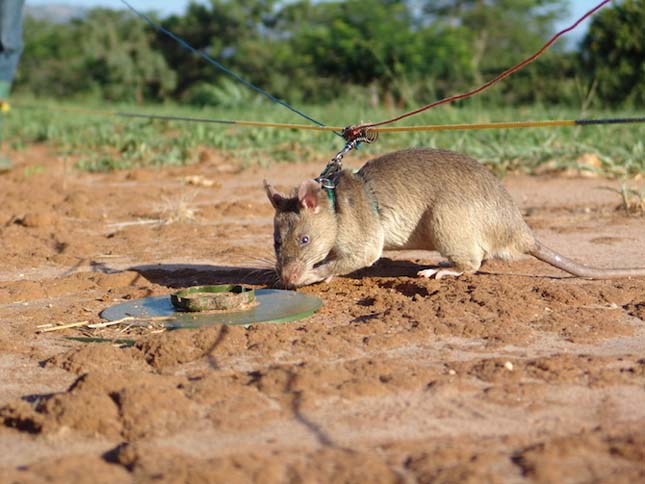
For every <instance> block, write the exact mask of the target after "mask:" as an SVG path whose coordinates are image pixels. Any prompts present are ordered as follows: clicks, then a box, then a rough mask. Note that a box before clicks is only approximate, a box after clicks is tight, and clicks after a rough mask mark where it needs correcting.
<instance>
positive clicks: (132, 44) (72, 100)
mask: <svg viewBox="0 0 645 484" xmlns="http://www.w3.org/2000/svg"><path fill="white" fill-rule="evenodd" d="M567 7H568V1H566V0H521V1H513V2H510V1H508V0H490V1H485V2H484V1H481V0H433V1H430V0H425V1H424V0H422V1H418V0H415V1H412V0H407V1H406V0H387V1H382V0H336V1H326V2H313V1H308V0H296V1H293V2H281V1H277V0H236V1H234V0H210V2H208V3H199V4H197V3H191V4H190V5H189V7H188V8H187V10H186V12H185V13H184V14H183V15H179V16H171V17H169V18H166V19H159V20H158V21H159V22H160V23H161V24H162V25H163V26H164V27H165V28H167V29H169V30H170V31H172V32H174V33H175V34H177V35H179V36H181V37H183V38H185V39H186V40H187V41H188V42H189V43H190V44H191V45H193V46H194V47H195V48H197V49H200V50H203V51H204V52H208V54H209V55H211V56H212V57H213V58H215V59H217V60H218V61H220V62H222V63H223V64H225V65H226V66H227V67H229V68H230V69H231V70H233V71H234V72H236V73H238V74H239V75H241V76H242V77H243V78H245V79H247V80H249V81H251V82H253V83H255V84H256V85H258V86H261V87H262V88H264V89H266V90H267V91H269V92H270V93H272V94H274V95H276V96H277V97H279V98H282V99H285V100H287V101H288V102H290V103H292V104H294V105H296V106H297V107H298V108H299V109H302V110H303V111H304V112H306V113H307V114H309V115H311V116H313V117H314V118H316V119H319V120H321V121H323V122H324V123H326V124H328V125H339V126H344V125H347V124H352V123H359V122H363V121H379V120H382V119H386V118H390V117H392V116H394V115H397V114H400V113H402V112H404V111H406V110H408V109H412V108H415V107H418V106H420V105H423V104H426V103H428V102H431V101H434V100H436V99H438V98H441V97H444V96H448V95H451V94H456V93H460V92H464V91H466V90H469V89H472V88H473V87H476V86H478V85H480V84H481V83H483V82H484V81H486V80H488V79H491V78H492V77H494V76H495V75H496V74H498V73H500V72H501V71H503V70H504V69H506V68H508V67H509V66H511V65H513V64H515V63H516V62H518V61H520V60H521V59H523V58H525V57H526V56H527V55H529V54H531V53H533V52H535V51H536V50H537V49H538V48H539V47H540V46H541V45H542V44H543V43H544V42H545V41H546V40H547V39H548V38H549V37H550V36H551V35H552V34H553V33H554V31H555V28H554V23H555V21H556V19H558V18H561V17H562V15H563V13H564V12H565V11H566V9H567ZM643 19H645V0H622V1H616V2H613V3H612V4H611V5H610V6H608V7H605V8H604V9H602V11H601V12H599V13H598V14H597V15H596V16H595V17H594V18H593V20H592V25H591V28H590V30H589V34H588V35H587V37H586V38H585V39H584V41H583V42H582V43H581V44H580V45H578V46H576V47H575V49H573V50H566V49H564V48H563V47H562V46H563V45H564V44H563V43H562V42H559V43H557V44H555V45H554V46H553V47H552V48H551V49H550V50H549V51H548V52H547V53H546V54H545V55H544V56H542V57H541V58H539V59H538V60H537V61H536V62H534V63H533V64H530V65H529V66H527V67H526V68H524V69H522V70H521V71H519V72H517V73H516V74H514V75H513V76H512V77H510V78H507V79H505V80H503V81H502V82H500V83H499V84H497V85H496V86H494V87H493V88H491V89H490V90H488V91H486V92H485V93H483V94H481V95H479V96H477V97H476V98H473V99H469V100H466V101H461V102H458V103H454V104H452V105H451V106H443V107H440V108H438V109H434V110H431V111H429V112H426V113H424V114H423V115H421V116H415V117H413V118H409V119H408V120H406V123H409V124H446V123H470V122H485V121H517V120H525V119H529V120H542V119H574V118H581V117H612V116H643V112H642V109H643V102H645V98H644V97H643V96H644V94H643V93H644V92H645V85H644V84H643V82H644V81H643V79H645V56H644V53H643V46H644V45H645V38H644V37H643V35H644V34H643V32H644V31H643V29H642V25H643V21H645V20H643ZM25 36H26V39H25V41H26V48H25V52H24V55H23V59H22V62H21V64H20V67H19V75H18V78H17V80H16V86H15V87H16V90H15V96H14V99H13V101H14V103H15V104H16V106H17V108H16V109H14V110H13V111H12V112H11V113H10V115H8V116H7V120H6V121H7V122H6V123H5V124H6V126H5V136H6V139H8V140H9V141H10V142H11V143H12V144H13V145H14V146H19V145H20V144H21V143H28V142H40V141H48V142H50V143H54V144H56V145H57V146H58V147H59V149H60V150H61V152H62V153H63V154H64V155H68V156H70V157H71V158H72V159H74V160H78V161H77V166H78V167H80V168H82V169H85V170H92V171H100V170H111V169H120V168H129V167H133V166H142V165H151V164H152V165H168V164H185V163H191V162H194V161H196V159H197V158H198V156H199V151H200V150H202V149H204V148H215V149H217V150H221V151H224V152H226V151H229V152H234V154H235V158H236V159H238V160H242V161H243V162H244V163H247V164H255V163H261V164H262V163H266V162H267V161H268V160H280V161H288V162H291V161H297V160H300V159H305V158H306V159H309V158H312V157H317V158H320V159H323V160H324V159H328V158H330V157H331V156H332V155H333V154H334V153H335V152H336V151H338V150H339V149H340V148H341V147H342V141H341V140H340V139H339V138H338V137H336V136H334V135H332V134H330V133H317V132H308V131H297V132H296V131H288V130H275V129H251V128H246V127H235V126H225V125H213V124H201V123H188V122H168V121H150V120H144V119H130V118H123V117H114V116H112V117H101V116H98V115H94V114H82V113H75V114H71V113H67V112H64V110H63V109H59V107H61V108H62V107H70V106H77V107H81V106H82V107H83V108H88V107H90V106H95V107H96V108H97V109H99V110H103V111H111V112H114V111H119V110H121V111H125V112H139V113H146V112H147V113H150V114H172V115H185V116H197V117H209V118H217V119H233V120H235V119H240V120H257V121H277V122H280V121H282V122H292V123H303V122H306V121H304V120H303V119H301V118H299V117H297V116H296V115H294V114H293V113H290V112H289V111H287V110H286V109H284V108H283V107H281V106H279V105H276V104H271V103H270V102H269V101H267V100H266V99H264V98H262V97H261V96H259V95H258V94H256V93H255V92H254V91H252V90H250V89H248V88H247V87H246V86H244V85H242V84H240V83H238V82H236V81H235V80H233V79H231V78H230V77H229V76H227V75H226V74H224V73H222V72H220V71H218V70H217V69H216V68H215V67H214V66H212V65H210V64H209V63H207V62H206V61H204V59H202V58H200V57H199V56H195V55H192V54H191V53H189V52H188V51H186V50H184V49H183V48H181V47H180V46H179V45H178V44H177V43H176V42H175V41H174V40H172V39H170V38H168V37H166V36H164V35H162V34H159V33H157V32H156V31H155V30H153V29H152V28H151V27H149V26H148V25H147V24H146V23H145V22H144V21H143V20H141V19H139V18H137V17H134V16H133V15H132V14H130V13H129V12H125V11H111V10H105V9H94V10H91V11H89V13H88V15H87V16H85V17H84V18H82V19H75V20H71V21H68V22H65V23H54V22H51V21H44V20H35V19H27V21H26V25H25ZM52 99H56V101H53V100H52ZM58 103H62V104H58ZM21 104H22V107H21ZM27 105H33V106H35V107H37V109H27V108H26V106H27ZM644 135H645V128H644V127H643V126H642V125H622V126H601V127H576V128H542V129H518V130H494V131H493V130H488V131H463V132H440V133H427V132H426V133H424V132H420V133H407V134H389V135H382V137H381V139H380V140H379V141H378V142H377V143H376V144H375V145H374V146H364V147H362V148H361V151H362V152H368V153H372V152H373V153H376V152H383V151H385V150H389V149H396V148H402V147H405V146H420V145H423V146H437V147H445V148H451V149H455V150H459V151H464V152H467V153H469V154H471V155H473V156H475V157H477V158H479V159H481V160H482V161H484V162H486V163H488V164H490V165H491V166H492V167H493V168H494V169H495V170H496V171H497V172H498V173H501V174H503V173H505V172H507V171H509V170H518V169H521V170H525V171H533V170H534V169H536V168H537V167H538V166H540V165H542V164H544V163H546V162H550V163H551V164H556V165H558V166H573V165H575V164H576V163H577V162H578V160H579V159H580V157H581V156H582V155H585V154H586V155H589V154H593V155H595V157H594V159H596V160H600V163H599V164H598V163H595V164H593V165H590V166H587V167H586V169H597V170H601V171H603V172H605V173H608V174H613V175H616V176H622V175H627V174H634V173H640V172H643V171H645V156H644V155H645V154H644V148H643V141H642V140H643V139H644V138H645V136H644ZM351 159H352V158H348V160H349V161H348V163H351ZM598 165H599V166H598Z"/></svg>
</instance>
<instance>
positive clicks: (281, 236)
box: [264, 180, 336, 287]
mask: <svg viewBox="0 0 645 484" xmlns="http://www.w3.org/2000/svg"><path fill="white" fill-rule="evenodd" d="M264 188H265V189H266V192H267V196H268V197H269V200H270V201H271V204H272V205H273V207H274V208H275V218H274V219H273V227H274V230H273V241H274V248H275V256H276V272H277V273H278V276H279V277H280V279H281V281H282V284H284V286H286V287H297V286H302V285H304V284H305V282H303V281H304V280H305V276H306V275H307V273H309V271H311V270H312V269H313V268H314V267H315V266H316V265H317V264H319V263H320V262H322V261H323V260H324V259H325V258H326V257H327V256H328V255H329V252H330V251H331V249H332V248H333V247H334V245H335V243H336V215H335V213H334V208H333V207H332V206H331V203H330V201H329V198H328V196H327V194H326V193H325V192H324V191H323V190H322V188H321V187H320V184H318V183H317V182H316V181H314V180H307V181H304V182H302V184H301V185H300V187H299V188H298V189H297V190H295V191H294V193H293V195H292V196H285V195H282V194H281V193H278V192H277V191H276V190H275V189H274V188H273V187H272V186H271V185H269V184H268V183H267V182H266V180H265V182H264Z"/></svg>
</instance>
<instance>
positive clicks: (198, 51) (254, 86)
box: [121, 0, 325, 126]
mask: <svg viewBox="0 0 645 484" xmlns="http://www.w3.org/2000/svg"><path fill="white" fill-rule="evenodd" d="M121 2H122V3H123V4H125V6H126V7H128V8H129V9H130V10H132V12H134V13H135V14H136V15H138V16H139V17H141V18H142V19H143V20H145V21H146V22H148V23H149V24H150V25H152V26H153V27H154V28H155V29H157V30H158V31H159V32H162V33H164V34H166V35H167V36H169V37H171V38H172V39H174V40H175V41H176V42H178V43H179V44H180V45H181V46H182V47H184V48H185V49H187V50H189V51H191V52H192V53H194V54H197V55H199V56H201V57H202V58H203V59H205V60H206V61H208V62H210V63H211V64H212V65H214V66H215V67H217V68H218V69H219V70H221V71H223V72H225V73H226V74H228V75H229V76H231V77H232V78H233V79H235V80H237V81H239V82H241V83H242V84H244V85H245V86H247V87H250V88H251V89H253V90H254V91H256V92H258V93H260V94H262V95H263V96H266V97H267V98H269V99H270V100H271V101H273V102H274V103H278V104H281V105H282V106H284V107H285V108H287V109H289V110H290V111H293V112H294V113H296V114H298V115H300V116H302V117H303V118H305V119H307V120H308V121H311V122H312V123H314V124H317V125H318V126H325V125H324V124H323V123H321V122H320V121H317V120H315V119H314V118H312V117H311V116H307V115H306V114H305V113H303V112H302V111H300V110H298V109H296V108H294V107H293V106H291V105H290V104H288V103H286V102H285V101H283V100H282V99H278V98H277V97H275V96H273V95H271V94H269V93H268V92H266V91H265V90H264V89H261V88H259V87H257V86H256V85H254V84H252V83H250V82H249V81H247V80H245V79H242V78H241V77H240V76H238V75H237V74H235V73H234V72H233V71H231V70H230V69H228V68H226V67H225V66H224V65H222V64H220V63H219V62H217V61H216V60H215V59H213V58H212V57H209V56H208V54H205V53H204V52H202V51H200V50H197V49H195V48H194V47H193V46H191V45H190V44H189V43H188V42H186V41H185V40H184V39H182V38H181V37H178V36H177V35H175V34H173V33H172V32H170V31H169V30H166V29H165V28H163V27H162V26H161V25H159V24H157V23H155V22H154V21H153V20H152V19H151V18H150V17H148V16H147V15H145V14H143V13H141V12H139V11H138V10H137V9H135V8H134V7H133V6H132V5H130V4H129V3H128V2H127V1H126V0H121Z"/></svg>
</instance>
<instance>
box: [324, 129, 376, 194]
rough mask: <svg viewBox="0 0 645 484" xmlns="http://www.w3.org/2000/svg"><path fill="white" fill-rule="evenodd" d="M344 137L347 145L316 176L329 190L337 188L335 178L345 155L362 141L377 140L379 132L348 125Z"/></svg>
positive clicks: (341, 166) (370, 141)
mask: <svg viewBox="0 0 645 484" xmlns="http://www.w3.org/2000/svg"><path fill="white" fill-rule="evenodd" d="M343 138H345V140H346V141H347V142H346V143H345V147H344V148H343V149H342V150H340V151H339V152H338V153H336V156H334V157H333V158H332V159H331V160H330V161H329V163H327V166H326V167H325V169H324V170H323V171H322V173H321V174H320V176H319V177H318V178H316V181H317V182H318V183H320V184H321V185H322V187H323V188H326V189H328V190H333V189H334V188H336V183H335V178H336V175H337V174H338V173H339V172H340V171H341V170H342V168H343V162H342V160H343V157H344V156H345V155H346V154H347V153H349V152H350V151H351V150H353V149H354V148H358V146H359V145H360V144H361V143H372V142H373V141H376V139H377V138H378V133H377V132H376V131H373V130H370V129H367V128H361V127H360V126H347V127H346V128H345V129H344V130H343Z"/></svg>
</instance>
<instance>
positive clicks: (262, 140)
mask: <svg viewBox="0 0 645 484" xmlns="http://www.w3.org/2000/svg"><path fill="white" fill-rule="evenodd" d="M22 102H23V103H24V105H26V103H27V101H26V100H23V101H22ZM31 105H34V106H36V101H32V102H31ZM65 106H66V107H69V105H68V104H65ZM250 106H251V107H250V108H249V109H241V108H240V109H236V108H231V109H214V108H189V107H185V106H165V107H162V106H159V105H155V106H145V107H141V106H139V107H137V109H136V111H137V112H143V113H146V112H148V113H150V114H173V115H184V116H191V117H210V118H217V119H248V120H260V121H263V120H264V121H279V122H280V121H281V122H299V118H297V117H296V116H295V115H294V114H292V113H289V112H288V111H286V110H285V109H284V108H281V107H280V106H277V105H275V104H270V103H269V102H268V101H262V100H257V99H253V100H252V102H251V104H250ZM58 107H59V105H57V104H54V103H49V104H46V105H45V104H41V105H39V109H26V108H20V104H19V105H18V107H17V108H16V109H14V110H12V111H11V113H10V115H9V116H8V117H7V123H6V126H5V130H6V135H7V137H8V139H10V140H11V141H10V142H11V143H12V144H13V145H14V146H18V143H30V142H48V143H51V144H54V145H56V146H58V148H59V150H60V152H61V153H62V154H63V155H66V156H69V157H70V158H71V159H74V160H79V161H78V162H77V166H78V167H79V168H81V169H84V170H90V171H102V170H111V169H122V168H131V167H135V166H150V165H173V164H174V165H181V164H186V163H195V162H197V161H198V158H199V153H200V150H201V149H204V148H215V149H217V150H219V151H221V152H231V153H232V154H233V155H234V157H235V159H236V160H238V161H240V162H242V163H244V164H246V165H256V164H260V165H264V164H266V163H268V162H270V161H279V162H295V161H299V160H303V159H318V160H321V163H323V162H324V161H325V160H327V159H329V158H331V157H332V156H333V155H334V154H335V153H336V152H337V151H338V150H340V149H341V148H342V146H343V141H342V140H341V139H340V138H339V137H337V136H335V135H334V134H332V133H329V132H312V131H294V130H284V129H269V128H248V127H238V126H229V125H217V124H204V123H191V122H180V121H171V122H169V121H157V120H154V121H151V120H140V119H130V118H124V117H117V116H99V115H95V114H79V113H69V112H65V111H63V110H59V109H58ZM85 107H86V108H87V106H85ZM108 108H109V110H110V111H113V110H122V111H124V112H130V111H132V106H114V105H112V104H111V105H109V106H105V105H104V106H97V109H103V110H104V111H106V112H107V111H108ZM63 109H64V108H63ZM305 110H306V111H307V112H308V113H310V114H311V115H313V116H315V117H317V118H318V119H321V120H323V121H324V122H325V123H327V124H329V125H341V126H342V125H343V123H345V122H347V119H348V118H351V120H352V121H354V122H360V121H369V120H376V119H384V118H386V117H389V116H391V115H393V114H394V112H393V111H391V110H382V109H376V110H373V109H371V108H370V107H369V106H365V105H363V106H361V105H360V104H358V103H356V102H355V103H354V104H352V102H351V101H349V100H347V101H337V102H335V103H330V104H328V105H326V106H320V105H318V106H305ZM583 115H584V116H587V117H593V116H594V115H595V116H634V115H635V113H634V112H630V111H620V112H607V111H603V112H601V113H598V112H596V113H591V112H586V113H581V112H580V111H576V110H573V109H561V108H552V107H538V106H533V107H530V108H494V109H493V108H483V107H481V106H480V105H478V104H477V103H474V102H473V103H471V105H470V106H468V107H460V108H454V107H450V106H444V107H440V108H437V109H435V110H431V111H428V112H426V113H424V114H422V115H420V116H418V117H415V118H413V120H414V123H418V124H442V123H443V124H446V123H471V122H488V121H508V120H539V119H573V118H576V117H581V116H583ZM643 139H645V126H643V125H614V126H581V127H575V128H573V127H572V128H539V129H537V128H536V129H514V130H512V129H504V130H480V131H445V132H417V133H397V134H394V133H390V134H388V133H386V134H382V135H381V137H380V138H379V139H378V140H377V141H376V142H375V143H374V144H373V145H363V146H362V147H361V148H360V150H359V153H358V155H361V154H363V155H365V154H376V153H382V152H384V151H387V150H393V149H401V148H403V147H408V146H431V147H442V148H448V149H454V150H458V151H462V152H465V153H468V154H470V155H471V156H474V157H476V158H478V159H480V160H481V161H483V162H485V163H487V164H488V165H489V166H491V167H492V168H493V170H494V171H496V172H497V173H498V174H501V175H503V174H505V173H506V172H508V171H510V170H521V171H526V172H532V171H534V170H535V169H536V168H538V167H539V166H540V165H542V164H544V163H547V162H549V163H550V165H552V167H562V168H564V167H575V166H577V163H578V160H579V159H580V157H581V156H582V155H589V154H592V155H595V156H596V157H597V158H598V160H600V162H601V165H600V166H597V167H593V166H587V165H585V166H583V167H582V169H598V170H600V171H602V172H603V173H605V174H609V175H613V176H617V177H620V176H623V175H633V174H635V173H641V172H645V147H644V144H643V141H642V140H643ZM356 156H357V154H352V155H349V156H348V157H347V158H346V164H347V165H348V166H351V165H352V164H354V165H356V164H358V163H357V162H356ZM322 166H323V165H322V164H321V169H322Z"/></svg>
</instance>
